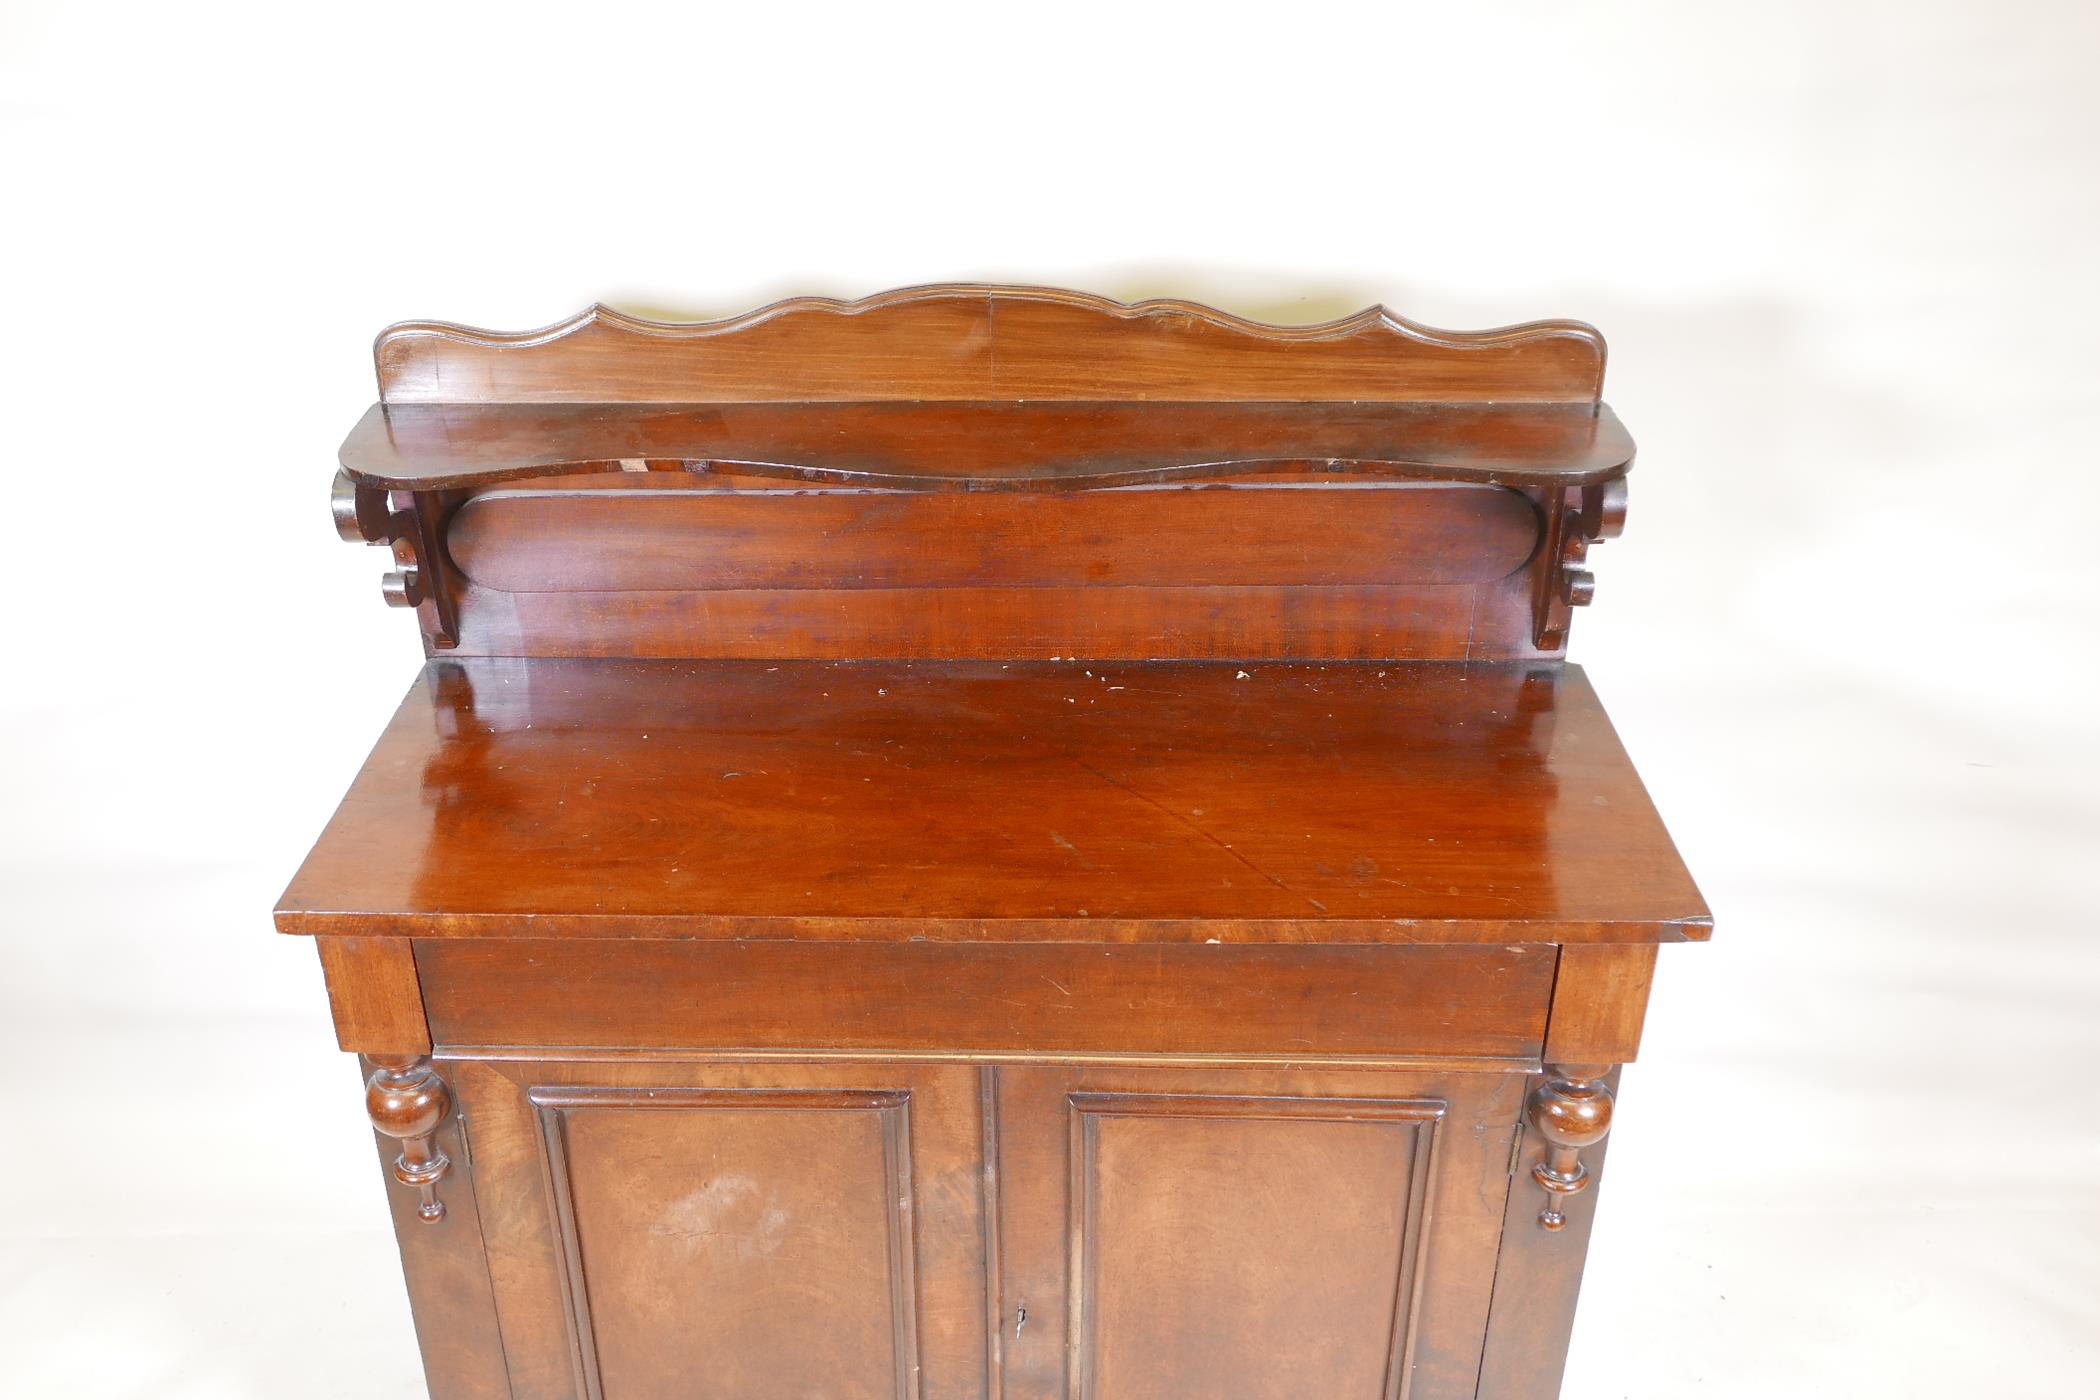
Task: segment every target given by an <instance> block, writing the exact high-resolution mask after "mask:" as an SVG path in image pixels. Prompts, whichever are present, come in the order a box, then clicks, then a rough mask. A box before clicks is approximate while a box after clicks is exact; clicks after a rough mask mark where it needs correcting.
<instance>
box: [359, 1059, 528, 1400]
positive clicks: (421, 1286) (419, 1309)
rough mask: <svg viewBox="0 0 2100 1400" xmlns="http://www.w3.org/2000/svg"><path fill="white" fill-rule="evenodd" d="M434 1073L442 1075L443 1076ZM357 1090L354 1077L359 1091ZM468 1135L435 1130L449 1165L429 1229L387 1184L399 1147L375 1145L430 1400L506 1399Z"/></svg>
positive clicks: (453, 1124) (407, 1196) (410, 1199)
mask: <svg viewBox="0 0 2100 1400" xmlns="http://www.w3.org/2000/svg"><path fill="white" fill-rule="evenodd" d="M441 1072H444V1073H449V1068H447V1069H445V1070H442V1071H441ZM362 1082H363V1076H362V1075H360V1076H359V1083H360V1086H362ZM470 1131H471V1130H470V1129H468V1128H467V1127H466V1126H465V1121H464V1119H463V1118H461V1117H459V1116H457V1115H455V1116H454V1117H453V1118H451V1119H450V1120H449V1121H447V1122H446V1123H445V1124H443V1125H442V1126H441V1127H439V1129H438V1130H437V1134H436V1144H437V1147H438V1149H439V1150H440V1151H442V1152H443V1153H444V1154H445V1156H446V1157H448V1158H449V1159H450V1160H451V1163H452V1165H451V1168H450V1170H448V1171H447V1172H446V1173H445V1177H444V1191H443V1195H444V1201H445V1214H444V1216H443V1217H442V1218H441V1219H439V1220H437V1221H434V1222H433V1221H429V1220H425V1219H423V1218H422V1217H421V1216H419V1215H418V1214H417V1213H416V1207H417V1204H418V1200H417V1196H416V1193H415V1192H414V1191H413V1190H411V1189H409V1188H407V1187H404V1186H402V1185H400V1184H399V1183H397V1182H396V1181H395V1180H394V1175H393V1165H394V1159H395V1158H396V1157H397V1156H399V1155H400V1151H401V1144H400V1143H398V1142H395V1141H392V1140H391V1139H388V1138H384V1137H379V1138H376V1141H377V1144H378V1147H379V1163H380V1167H381V1169H382V1172H383V1179H384V1180H385V1182H386V1193H387V1205H388V1208H389V1209H390V1210H391V1212H392V1214H393V1217H394V1237H395V1239H396V1240H397V1241H398V1242H399V1244H400V1246H401V1272H402V1274H403V1275H404V1276H405V1278H406V1279H407V1282H408V1297H409V1305H410V1308H411V1310H412V1311H413V1313H414V1315H415V1324H416V1341H417V1344H418V1345H419V1346H420V1347H421V1348H422V1352H423V1376H424V1380H425V1381H426V1383H427V1384H428V1385H429V1387H430V1400H510V1396H511V1389H510V1374H509V1371H508V1369H507V1368H506V1367H505V1365H504V1359H503V1338H502V1332H501V1329H500V1328H499V1327H498V1325H497V1321H496V1302H495V1295H494V1292H493V1290H492V1289H491V1287H490V1283H489V1270H488V1257H487V1254H486V1252H485V1251H484V1248H483V1241H482V1234H481V1212H480V1208H479V1204H478V1202H477V1200H476V1197H475V1191H474V1160H473V1144H472V1143H471V1142H470V1141H469V1140H468V1134H469V1132H470Z"/></svg>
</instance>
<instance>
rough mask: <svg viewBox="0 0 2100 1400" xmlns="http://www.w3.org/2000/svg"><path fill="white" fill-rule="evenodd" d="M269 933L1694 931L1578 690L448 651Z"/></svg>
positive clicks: (1477, 672)
mask: <svg viewBox="0 0 2100 1400" xmlns="http://www.w3.org/2000/svg"><path fill="white" fill-rule="evenodd" d="M278 925H279V927H280V928H282V929H284V930H285V931H287V932H292V933H327V934H364V935H382V934H407V935H414V936H417V937H426V938H427V937H551V936H564V937H612V938H662V937H710V938H738V937H796V938H823V939H946V940H994V941H997V940H1011V941H1042V940H1061V939H1083V940H1101V941H1131V940H1137V941H1146V940H1157V941H1181V940H1193V941H1198V942H1201V941H1204V940H1207V939H1213V938H1215V939H1219V940H1230V941H1248V940H1254V941H1271V942H1292V943H1320V942H1349V943H1358V942H1385V941H1398V942H1414V941H1440V940H1449V941H1504V942H1506V941H1515V940H1521V939H1526V938H1529V939H1539V940H1546V941H1557V942H1558V941H1566V942H1576V941H1588V940H1595V941H1604V942H1628V941H1651V940H1658V939H1660V940H1676V939H1684V938H1699V937H1703V936H1704V935H1705V932H1706V928H1707V910H1706V906H1705V905H1704V903H1702V902H1701V900H1700V897H1699V894H1698V891H1697V889H1696V888H1695V887H1694V886H1693V884H1692V882H1691V880H1690V878H1689V877H1688V876H1687V875H1686V874H1685V871H1684V868H1683V865H1682V863H1681V862H1680V861H1679V860H1678V858H1677V855H1676V852H1675V850H1674V848H1673V847H1672V846H1671V843H1670V838H1669V835H1668V833H1667V832H1666V831H1665V830H1664V829H1663V826H1662V823H1661V821H1660V820H1659V819H1658V818H1657V816H1656V814H1655V811H1654V808H1653V806H1652V805H1651V804H1650V802H1649V800H1648V797H1647V794H1646V793H1645V791H1644V790H1643V788H1642V787H1641V783H1640V779H1639V777H1638V775H1636V774H1635V772H1634V770H1633V767H1632V765H1631V764H1630V763H1629V762H1628V761H1627V758H1626V754H1625V750H1624V749H1623V748H1621V747H1620V745H1619V742H1618V739H1617V737H1616V735H1614V734H1613V732H1612V728H1611V724H1610V721H1609V720H1608V719H1607V718H1606V717H1605V714H1604V711H1603V708H1602V707H1601V706H1600V705H1599V704H1598V701H1597V697H1596V695H1595V693H1594V692H1593V691H1592V690H1591V689H1590V686H1589V682H1588V680H1587V679H1586V678H1585V677H1584V675H1583V673H1582V671H1581V669H1580V668H1579V667H1573V666H1568V667H1554V666H1545V667H1525V666H1455V665H1419V664H1418V665H1412V666H1383V667H1382V666H1377V665H1336V666H1261V667H1253V668H1249V667H1243V666H1238V665H1233V664H1229V663H1228V664H1222V665H1220V664H1202V663H1186V664H1169V663H1152V664H1144V665H1120V666H1096V665H1088V664H1083V663H1076V662H1075V663H1046V664H1041V665H1020V664H1014V665H1000V664H995V663H973V664H954V663H917V664H912V663H878V662H868V663H854V664H837V665H828V664H813V663H794V662H780V663H775V664H764V663H758V662H749V663H675V662H666V663H652V662H603V661H573V660H569V661H538V660H536V661H492V660H461V661H440V662H435V663H433V664H432V665H431V666H430V667H429V668H427V669H426V671H425V672H424V674H423V676H422V677H421V678H419V679H418V681H417V683H416V685H415V687H414V688H413V689H412V690H411V691H410V692H409V695H408V697H407V699H406V700H405V701H404V702H403V703H402V706H401V708H400V710H399V711H398V712H397V714H396V716H395V718H394V722H393V723H392V724H391V725H389V726H388V728H387V730H386V732H385V734H384V735H383V736H382V737H381V739H380V742H379V745H378V747H377V748H376V749H375V750H374V751H373V754H372V756H371V758H370V759H369V760H368V761H367V763H366V764H365V767H364V770H363V771H362V772H361V773H360V774H359V775H358V778H357V780H356V781H355V783H353V784H352V786H351V789H350V793H349V795H348V796H347V797H346V798H345V799H344V801H343V805H342V807H341V809H340V810H339V811H338V812H337V814H336V817H335V819H334V820H333V821H332V822H331V823H330V824H329V826H328V829H327V830H326V831H325V832H324V833H323V834H322V836H321V839H320V841H319V842H318V843H317V844H316V846H315V848H314V850H313V853H312V854H311V855H310V856H309V857H308V859H307V862H306V864H305V866H304V867H303V868H302V869H301V871H300V872H299V874H298V876H297V877H296V878H295V879H294V880H293V882H292V884H291V887H290V888H289V889H288V890H287V891H286V893H285V897H284V900H283V901H282V903H281V905H280V907H279V912H278Z"/></svg>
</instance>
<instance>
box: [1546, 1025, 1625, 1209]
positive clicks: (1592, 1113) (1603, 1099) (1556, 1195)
mask: <svg viewBox="0 0 2100 1400" xmlns="http://www.w3.org/2000/svg"><path fill="white" fill-rule="evenodd" d="M1608 1073H1610V1070H1609V1068H1608V1067H1592V1066H1587V1065H1578V1066H1567V1067H1564V1068H1557V1069H1556V1070H1554V1072H1553V1077H1551V1078H1549V1079H1547V1080H1545V1081H1544V1082H1543V1083H1541V1084H1540V1085H1539V1086H1538V1088H1536V1089H1534V1090H1532V1092H1531V1103H1530V1105H1529V1116H1530V1119H1531V1126H1532V1128H1533V1129H1534V1130H1535V1131H1536V1132H1537V1133H1538V1135H1539V1136H1540V1137H1542V1138H1544V1139H1545V1140H1546V1159H1545V1160H1544V1161H1542V1162H1540V1163H1538V1164H1537V1165H1536V1166H1534V1167H1533V1168H1532V1169H1531V1179H1532V1180H1533V1181H1536V1182H1537V1183H1538V1184H1539V1186H1540V1188H1541V1189H1542V1190H1544V1191H1545V1192H1546V1208H1545V1209H1544V1210H1543V1211H1540V1212H1539V1224H1540V1225H1541V1226H1543V1227H1544V1228H1546V1229H1548V1230H1561V1229H1565V1228H1566V1227H1567V1223H1568V1218H1567V1216H1566V1215H1565V1214H1564V1213H1563V1212H1562V1210H1561V1205H1562V1203H1563V1202H1564V1201H1565V1200H1566V1199H1567V1198H1568V1197H1569V1196H1573V1195H1576V1194H1579V1193H1580V1192H1583V1191H1587V1190H1588V1189H1589V1185H1590V1169H1589V1167H1588V1166H1586V1165H1585V1164H1584V1163H1583V1160H1582V1151H1583V1149H1584V1148H1588V1147H1595V1146H1596V1145H1597V1144H1598V1143H1600V1142H1602V1141H1604V1139H1605V1137H1606V1135H1607V1134H1609V1133H1610V1132H1611V1110H1612V1092H1611V1086H1610V1085H1609V1084H1607V1083H1605V1082H1604V1076H1605V1075H1606V1074H1608Z"/></svg>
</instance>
